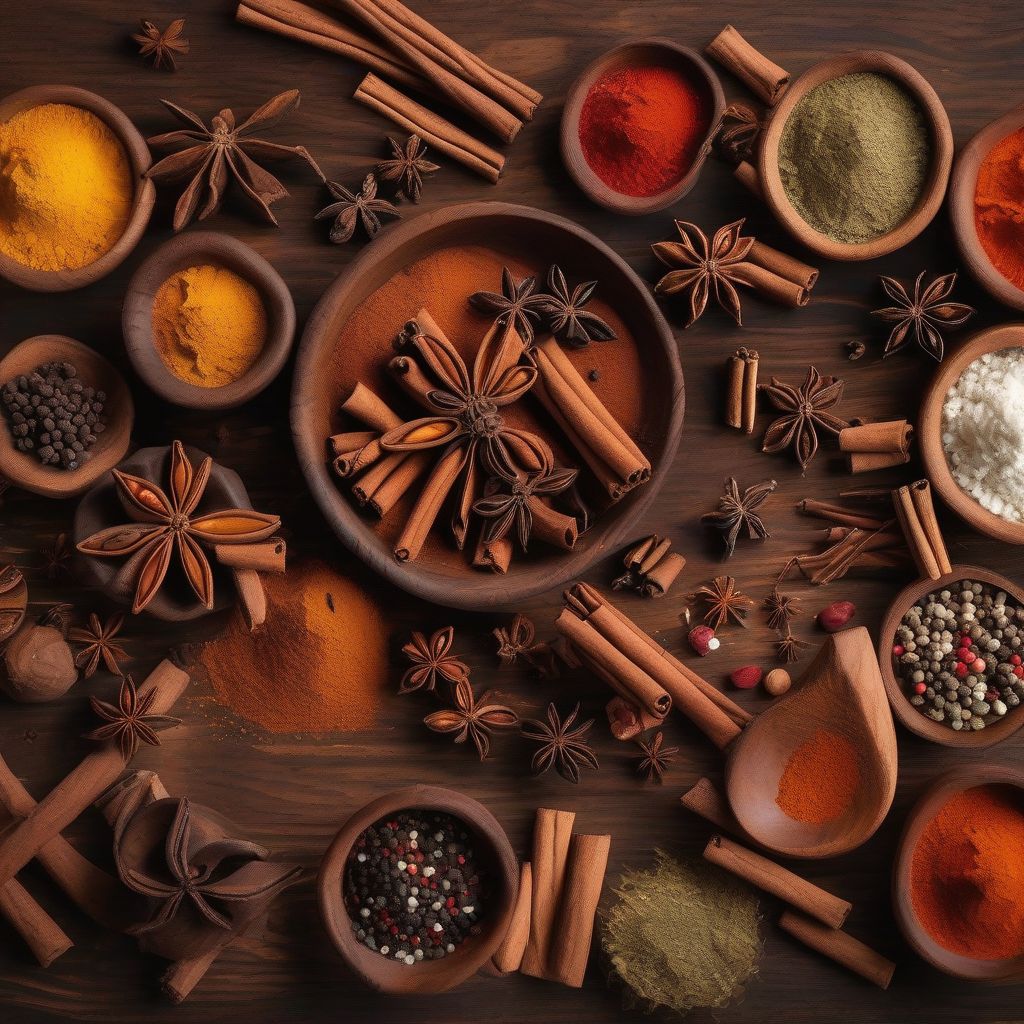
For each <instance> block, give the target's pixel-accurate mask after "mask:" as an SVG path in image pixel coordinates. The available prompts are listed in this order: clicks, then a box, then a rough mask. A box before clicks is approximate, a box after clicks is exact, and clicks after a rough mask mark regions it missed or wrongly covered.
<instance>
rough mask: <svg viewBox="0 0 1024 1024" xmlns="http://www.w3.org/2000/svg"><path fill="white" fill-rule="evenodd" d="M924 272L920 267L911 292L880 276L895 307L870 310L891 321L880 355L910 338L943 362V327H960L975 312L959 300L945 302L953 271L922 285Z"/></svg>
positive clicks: (951, 284) (892, 350)
mask: <svg viewBox="0 0 1024 1024" xmlns="http://www.w3.org/2000/svg"><path fill="white" fill-rule="evenodd" d="M926 273H927V271H925V270H922V271H921V273H920V274H918V275H917V280H916V281H915V282H914V294H913V295H911V294H910V293H909V292H908V291H907V289H906V287H905V286H904V285H903V284H902V283H901V282H900V281H897V280H896V278H894V277H885V276H884V275H882V276H881V277H880V278H879V280H880V281H881V282H882V287H883V288H884V289H885V294H886V295H888V296H889V298H890V299H892V300H893V302H895V303H896V305H895V306H886V307H885V308H884V309H876V310H873V311H872V314H871V315H872V316H877V317H880V318H881V319H882V320H887V321H889V322H890V323H891V324H893V325H894V326H893V328H892V331H891V333H890V334H889V340H888V341H887V342H886V343H885V351H884V352H883V353H882V354H883V356H891V355H892V354H893V353H894V352H899V350H900V349H901V348H904V347H905V346H906V345H907V344H908V343H909V342H910V339H911V337H913V339H914V340H915V341H916V342H917V344H918V345H919V346H920V347H921V348H922V349H923V350H924V351H925V352H927V353H928V355H930V356H931V357H932V359H934V360H935V361H936V362H942V357H943V355H945V351H946V344H945V341H944V340H943V337H942V329H943V328H946V327H960V326H962V325H963V324H965V323H966V322H967V320H968V319H969V318H970V317H971V316H973V315H974V310H973V309H972V308H971V307H970V306H967V305H965V304H964V303H962V302H948V301H947V299H948V298H949V294H950V292H952V291H953V285H955V284H956V274H955V273H952V274H943V275H942V276H941V277H937V278H935V280H934V281H932V283H931V284H929V285H927V286H926V287H924V288H922V283H923V281H924V278H925V274H926Z"/></svg>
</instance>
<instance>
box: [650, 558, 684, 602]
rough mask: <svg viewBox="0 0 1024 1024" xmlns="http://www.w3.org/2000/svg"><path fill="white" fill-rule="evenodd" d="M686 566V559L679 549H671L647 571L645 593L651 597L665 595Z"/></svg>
mask: <svg viewBox="0 0 1024 1024" xmlns="http://www.w3.org/2000/svg"><path fill="white" fill-rule="evenodd" d="M685 567H686V559H685V558H684V557H683V556H682V555H681V554H679V552H678V551H670V552H669V553H668V554H667V555H665V556H664V557H663V558H661V559H660V560H659V561H658V564H657V565H655V566H654V567H653V568H652V569H650V570H648V572H647V573H646V581H645V585H644V593H645V594H647V593H648V592H649V593H650V596H651V597H663V596H664V595H665V593H666V592H667V591H668V588H669V587H671V586H672V584H673V583H675V581H676V577H677V576H678V575H679V574H680V573H681V572H682V571H683V569H684V568H685Z"/></svg>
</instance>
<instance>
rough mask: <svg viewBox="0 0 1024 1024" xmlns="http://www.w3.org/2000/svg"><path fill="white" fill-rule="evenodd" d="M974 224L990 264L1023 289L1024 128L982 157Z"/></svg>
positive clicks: (976, 192)
mask: <svg viewBox="0 0 1024 1024" xmlns="http://www.w3.org/2000/svg"><path fill="white" fill-rule="evenodd" d="M974 223H975V226H976V227H977V230H978V240H979V241H980V242H981V247H982V248H983V249H984V250H985V253H986V254H987V256H988V258H989V259H990V260H991V261H992V265H993V266H994V267H995V268H996V270H998V271H999V273H1000V274H1002V275H1003V277H1005V278H1006V279H1007V280H1008V281H1010V282H1011V284H1015V285H1016V286H1017V287H1018V288H1024V128H1018V129H1017V131H1015V132H1013V133H1012V134H1011V135H1007V136H1006V138H1005V139H1002V140H1001V141H1000V142H998V143H996V145H994V146H993V147H992V149H991V151H990V152H989V153H988V155H987V156H986V157H985V159H984V160H982V162H981V166H980V167H979V168H978V184H977V186H976V188H975V193H974Z"/></svg>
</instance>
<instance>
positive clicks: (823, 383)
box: [761, 366, 850, 470]
mask: <svg viewBox="0 0 1024 1024" xmlns="http://www.w3.org/2000/svg"><path fill="white" fill-rule="evenodd" d="M844 387H845V382H844V381H841V380H839V379H838V378H837V377H823V376H822V375H821V374H820V373H819V372H818V371H817V369H816V368H815V367H813V366H809V367H808V368H807V378H806V379H805V380H804V382H803V384H801V385H800V387H798V388H795V387H793V386H792V385H791V384H784V383H783V382H782V381H780V380H779V379H778V378H776V377H772V382H771V383H770V384H766V385H765V386H764V388H763V390H764V393H765V394H766V395H767V396H768V401H769V402H771V404H772V405H773V406H774V407H775V408H776V409H778V410H779V411H780V412H782V413H784V415H783V416H780V417H779V418H778V419H777V420H775V421H774V422H773V423H772V424H771V426H769V427H768V430H767V432H766V433H765V435H764V441H763V442H762V444H761V451H763V452H768V453H769V454H775V453H776V452H781V451H784V450H785V449H786V448H790V447H792V449H793V451H794V453H795V454H796V460H797V462H799V463H800V468H801V469H804V470H806V469H807V466H808V464H809V463H810V461H811V459H813V458H814V456H815V455H816V454H817V451H818V432H819V431H822V430H823V431H826V432H827V433H830V434H838V433H839V432H840V431H841V430H843V429H844V428H846V427H848V426H849V425H850V424H849V423H848V422H847V421H846V420H843V419H840V418H839V417H838V416H833V415H832V413H830V412H829V411H828V410H829V409H831V408H832V407H833V406H834V405H836V404H837V403H838V402H839V400H840V399H841V398H842V397H843V388H844Z"/></svg>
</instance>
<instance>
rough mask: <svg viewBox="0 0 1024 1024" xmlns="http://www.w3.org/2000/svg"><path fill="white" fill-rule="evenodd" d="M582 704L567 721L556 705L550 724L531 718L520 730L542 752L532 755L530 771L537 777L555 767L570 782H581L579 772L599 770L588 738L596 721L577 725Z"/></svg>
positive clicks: (551, 708) (550, 711)
mask: <svg viewBox="0 0 1024 1024" xmlns="http://www.w3.org/2000/svg"><path fill="white" fill-rule="evenodd" d="M579 713H580V705H579V704H577V705H576V707H574V708H573V709H572V712H571V713H570V714H569V716H568V718H566V719H564V720H563V719H562V718H561V717H560V715H559V713H558V708H556V707H555V705H554V704H549V705H548V710H547V721H540V720H539V719H535V718H528V719H526V720H524V721H523V723H522V725H521V726H520V727H519V731H520V733H521V734H522V735H523V736H524V737H525V738H526V739H528V740H530V741H531V742H533V743H537V744H539V745H540V746H539V749H538V750H537V752H536V753H535V754H534V755H533V761H532V762H531V768H532V769H533V774H534V775H543V774H544V773H545V772H546V771H547V770H548V769H549V768H554V769H555V770H556V771H557V772H558V774H559V775H561V776H562V778H563V779H567V780H568V781H569V782H572V783H578V782H579V781H580V769H581V768H590V769H597V768H598V767H599V763H598V760H597V754H595V753H594V751H593V750H592V749H591V748H590V745H589V744H588V743H587V741H586V739H585V737H586V735H587V733H589V732H590V730H591V728H592V727H593V725H594V720H593V719H590V720H588V721H586V722H583V723H581V724H580V725H576V724H575V723H576V719H577V718H578V717H579Z"/></svg>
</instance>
